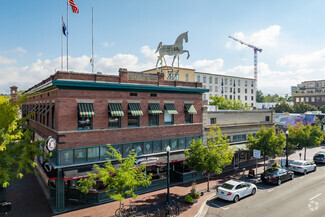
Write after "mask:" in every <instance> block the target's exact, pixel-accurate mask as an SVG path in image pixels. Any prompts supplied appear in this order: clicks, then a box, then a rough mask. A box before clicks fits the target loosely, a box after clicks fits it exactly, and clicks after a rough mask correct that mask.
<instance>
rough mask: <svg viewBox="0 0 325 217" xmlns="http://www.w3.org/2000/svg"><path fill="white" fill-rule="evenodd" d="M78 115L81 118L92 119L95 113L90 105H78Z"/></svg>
mask: <svg viewBox="0 0 325 217" xmlns="http://www.w3.org/2000/svg"><path fill="white" fill-rule="evenodd" d="M78 113H79V115H80V116H81V117H87V118H88V117H94V116H95V111H94V106H93V104H92V103H79V104H78Z"/></svg>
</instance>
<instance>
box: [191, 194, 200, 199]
mask: <svg viewBox="0 0 325 217" xmlns="http://www.w3.org/2000/svg"><path fill="white" fill-rule="evenodd" d="M191 196H192V198H193V199H199V198H200V194H199V193H194V194H192V195H191Z"/></svg>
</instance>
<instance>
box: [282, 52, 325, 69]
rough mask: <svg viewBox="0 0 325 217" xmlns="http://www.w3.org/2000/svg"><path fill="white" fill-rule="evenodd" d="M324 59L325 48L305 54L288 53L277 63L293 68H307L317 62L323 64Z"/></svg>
mask: <svg viewBox="0 0 325 217" xmlns="http://www.w3.org/2000/svg"><path fill="white" fill-rule="evenodd" d="M324 61H325V49H322V50H319V51H315V52H313V53H309V54H305V55H297V54H293V55H288V56H285V57H283V58H281V59H279V60H278V61H277V64H278V65H280V66H288V67H291V68H306V67H310V66H312V65H315V64H323V62H324Z"/></svg>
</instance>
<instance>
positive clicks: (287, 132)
mask: <svg viewBox="0 0 325 217" xmlns="http://www.w3.org/2000/svg"><path fill="white" fill-rule="evenodd" d="M288 136H289V131H288V130H287V131H286V167H287V168H288V167H289V165H288Z"/></svg>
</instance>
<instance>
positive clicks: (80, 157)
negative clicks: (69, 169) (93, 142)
mask: <svg viewBox="0 0 325 217" xmlns="http://www.w3.org/2000/svg"><path fill="white" fill-rule="evenodd" d="M86 159H87V154H86V149H85V148H83V149H75V151H74V162H75V163H80V162H85V161H86Z"/></svg>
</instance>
